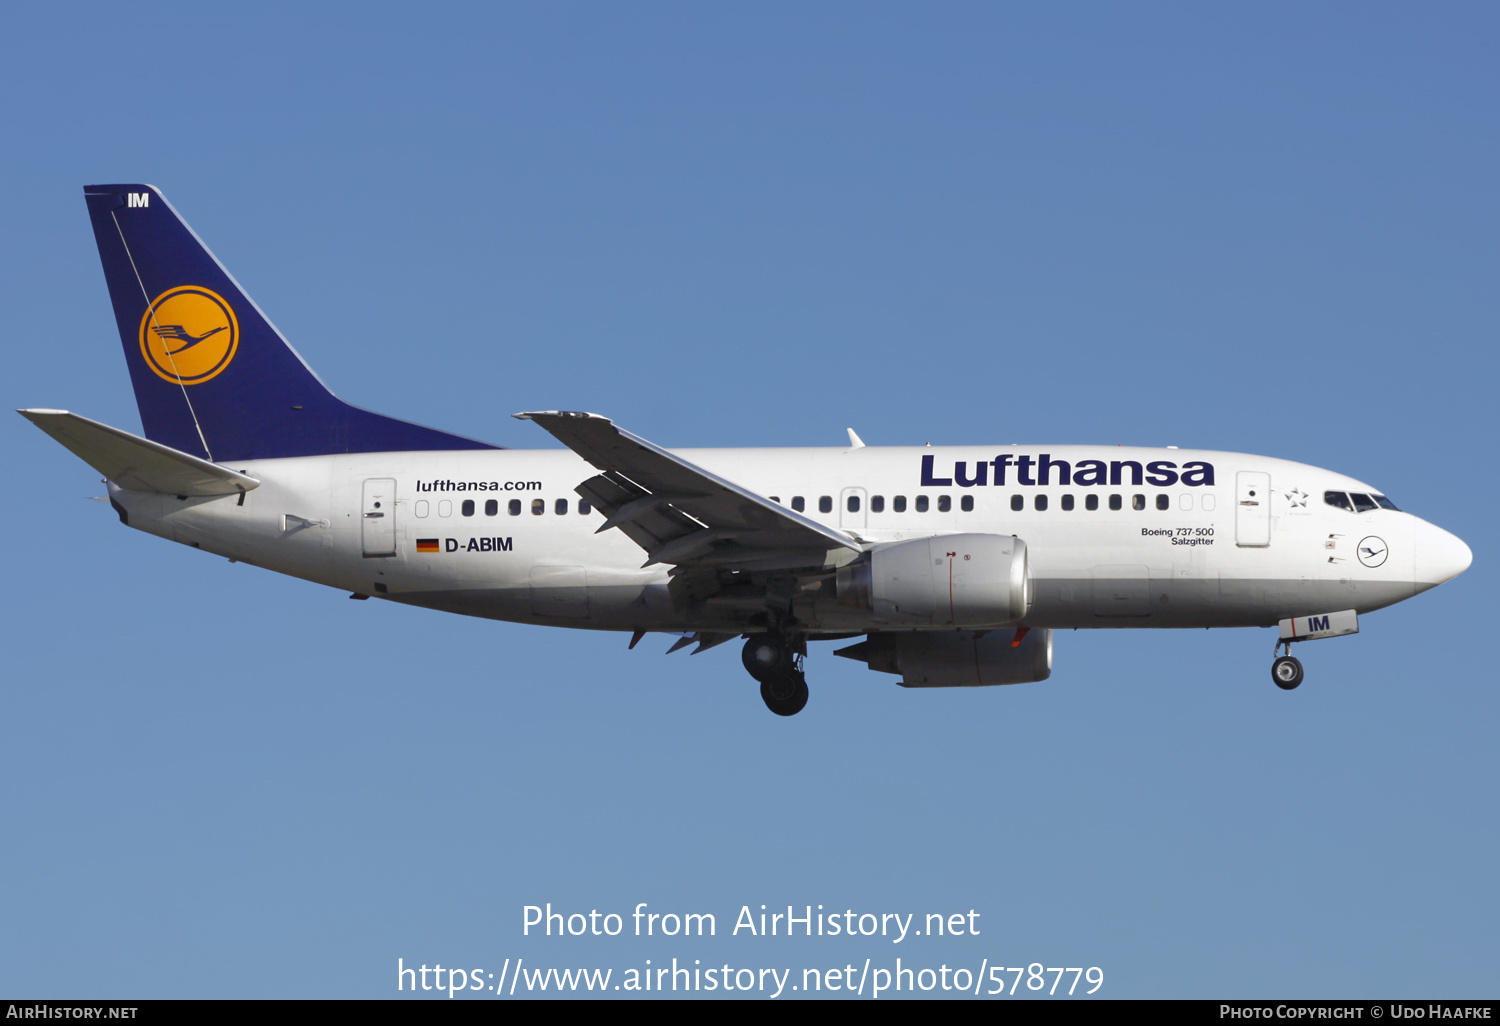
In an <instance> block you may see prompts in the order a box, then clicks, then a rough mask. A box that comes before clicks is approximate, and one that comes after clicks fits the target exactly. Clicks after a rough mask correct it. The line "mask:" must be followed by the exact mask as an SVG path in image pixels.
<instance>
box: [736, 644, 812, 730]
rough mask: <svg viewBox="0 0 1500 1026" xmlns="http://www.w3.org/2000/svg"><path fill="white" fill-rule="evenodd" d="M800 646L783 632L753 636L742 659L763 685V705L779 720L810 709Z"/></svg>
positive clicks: (761, 692)
mask: <svg viewBox="0 0 1500 1026" xmlns="http://www.w3.org/2000/svg"><path fill="white" fill-rule="evenodd" d="M799 647H800V646H799V645H798V644H797V643H796V642H794V641H793V640H792V639H791V638H789V637H788V636H787V635H786V634H784V633H783V632H781V631H767V632H766V633H764V634H754V635H751V637H750V640H749V641H747V642H745V649H744V651H743V652H742V653H741V658H742V659H743V661H744V663H745V669H746V670H748V671H749V672H750V676H752V677H754V678H755V679H756V680H758V681H760V697H761V701H763V702H765V703H766V708H767V709H770V710H771V711H772V712H773V713H775V714H776V715H777V716H795V715H797V713H799V712H801V711H802V707H803V706H805V705H807V678H806V677H804V676H803V674H802V655H801V653H800V652H798V651H797V649H798V648H799Z"/></svg>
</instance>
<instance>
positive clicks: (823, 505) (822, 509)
mask: <svg viewBox="0 0 1500 1026" xmlns="http://www.w3.org/2000/svg"><path fill="white" fill-rule="evenodd" d="M818 512H819V513H832V512H833V496H831V495H820V496H818Z"/></svg>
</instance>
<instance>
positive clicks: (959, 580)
mask: <svg viewBox="0 0 1500 1026" xmlns="http://www.w3.org/2000/svg"><path fill="white" fill-rule="evenodd" d="M837 596H838V601H839V603H840V604H841V605H845V606H848V607H850V608H852V609H860V610H864V611H866V612H868V613H870V614H871V617H872V619H874V620H876V621H880V622H884V623H889V624H892V625H901V626H912V627H1000V626H1004V625H1007V624H1013V623H1017V622H1019V621H1020V620H1021V618H1022V617H1024V616H1025V615H1026V612H1027V610H1029V609H1030V608H1031V569H1030V566H1029V565H1028V562H1027V558H1026V543H1025V542H1024V541H1022V540H1021V539H1020V538H1017V537H1015V536H1014V535H1008V534H945V535H937V536H934V537H931V538H915V539H912V540H911V541H903V542H892V543H890V544H888V545H877V546H876V547H875V548H873V549H870V550H869V551H868V552H866V553H864V554H863V555H861V556H860V557H859V559H857V560H855V561H854V562H852V563H850V564H848V565H846V566H843V567H840V568H839V571H838V577H837Z"/></svg>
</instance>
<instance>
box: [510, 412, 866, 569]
mask: <svg viewBox="0 0 1500 1026" xmlns="http://www.w3.org/2000/svg"><path fill="white" fill-rule="evenodd" d="M515 416H516V418H517V419H519V420H532V421H535V422H536V423H537V424H539V425H541V426H542V427H543V428H546V429H547V431H549V432H551V433H552V435H553V436H554V437H556V438H557V439H558V440H559V441H561V442H562V443H563V444H564V445H566V446H567V447H568V448H569V449H572V450H573V451H574V452H576V453H577V454H578V455H580V456H582V457H583V458H584V459H586V460H588V461H589V463H591V464H593V465H594V466H595V467H597V468H598V469H599V470H600V471H602V473H600V474H599V475H598V476H597V477H591V478H589V479H588V480H587V481H585V482H584V483H583V484H581V485H579V486H578V487H577V488H576V489H575V491H577V493H578V494H579V495H581V496H583V498H585V499H587V500H588V501H589V502H590V503H592V504H593V505H594V507H595V508H596V509H598V510H599V511H600V512H602V513H604V515H605V521H604V526H602V527H601V528H599V530H600V531H601V532H602V531H608V530H611V529H613V528H619V529H620V530H621V531H623V532H624V533H625V535H626V536H627V537H629V538H630V539H631V541H633V542H635V543H636V544H637V545H639V546H640V547H641V548H643V549H645V550H646V562H645V564H644V565H646V566H650V565H652V564H653V563H669V564H673V565H675V566H715V567H725V568H727V569H741V570H793V569H804V568H809V567H822V566H825V565H827V563H828V555H829V552H830V551H832V550H838V549H850V550H853V551H854V552H860V551H861V550H862V548H861V546H860V544H859V542H858V541H856V540H855V539H854V538H852V537H850V536H849V535H847V534H845V533H844V532H842V531H839V530H837V529H835V528H832V527H827V526H825V525H823V524H820V523H818V522H817V521H815V520H811V519H809V518H807V517H804V516H802V515H801V514H798V513H795V512H793V511H792V510H789V509H787V508H786V507H784V506H781V505H779V504H777V503H774V502H772V501H771V500H770V499H768V498H766V497H765V496H763V495H757V494H755V493H754V492H752V491H750V490H748V489H746V488H742V487H740V486H739V485H737V484H735V483H733V482H732V481H726V480H725V479H724V478H722V477H719V476H718V475H717V474H712V473H710V472H708V471H707V470H704V469H703V468H702V467H699V466H695V465H693V464H692V463H689V462H688V461H687V460H685V459H682V458H681V457H679V456H674V455H673V454H672V453H670V452H668V451H667V450H665V449H662V448H660V447H658V446H656V445H653V444H651V443H650V442H648V441H646V440H645V439H644V438H639V437H637V436H636V435H633V434H631V433H630V432H629V431H625V430H622V429H621V428H618V427H616V426H615V425H614V423H613V422H612V421H611V420H610V419H609V418H608V417H601V416H599V415H598V414H595V413H569V412H558V411H549V412H542V413H518V414H516V415H515Z"/></svg>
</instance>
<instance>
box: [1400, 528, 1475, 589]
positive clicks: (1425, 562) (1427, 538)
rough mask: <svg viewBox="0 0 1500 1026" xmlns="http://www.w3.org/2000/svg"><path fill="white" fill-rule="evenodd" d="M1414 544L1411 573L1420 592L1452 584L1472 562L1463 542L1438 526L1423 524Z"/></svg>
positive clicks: (1471, 557) (1469, 552) (1471, 553)
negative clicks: (1440, 585) (1448, 582)
mask: <svg viewBox="0 0 1500 1026" xmlns="http://www.w3.org/2000/svg"><path fill="white" fill-rule="evenodd" d="M1416 541H1417V544H1416V551H1415V552H1414V553H1413V555H1414V557H1415V559H1414V560H1413V563H1414V566H1413V567H1412V570H1413V577H1414V578H1415V580H1416V584H1417V587H1418V588H1419V589H1421V588H1435V587H1437V586H1438V585H1439V584H1442V583H1443V582H1444V581H1451V580H1453V578H1455V577H1457V576H1458V575H1459V574H1461V573H1463V572H1464V571H1465V570H1467V569H1469V564H1470V563H1472V562H1474V553H1473V552H1471V551H1469V547H1468V546H1467V545H1465V544H1464V543H1463V540H1462V539H1461V538H1459V537H1458V536H1457V535H1453V534H1449V533H1448V532H1447V531H1445V530H1443V529H1442V528H1441V527H1434V526H1433V525H1432V524H1427V523H1424V524H1423V525H1422V530H1421V531H1419V532H1418V533H1417V539H1416Z"/></svg>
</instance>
